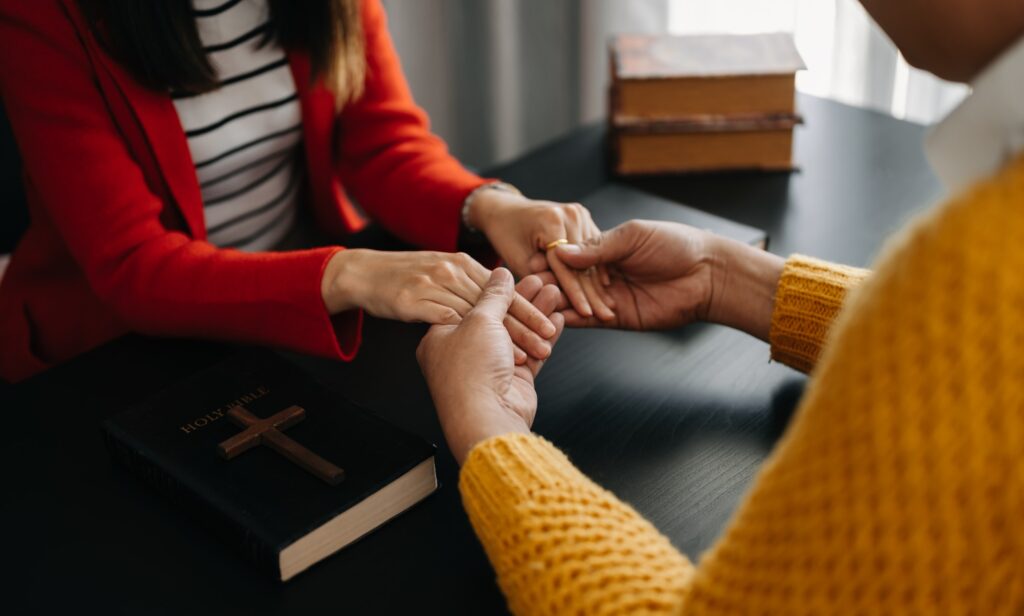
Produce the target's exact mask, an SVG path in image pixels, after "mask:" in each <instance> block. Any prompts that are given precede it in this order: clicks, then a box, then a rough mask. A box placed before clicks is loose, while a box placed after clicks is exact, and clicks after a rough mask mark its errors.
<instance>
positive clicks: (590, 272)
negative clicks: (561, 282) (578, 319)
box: [580, 268, 615, 321]
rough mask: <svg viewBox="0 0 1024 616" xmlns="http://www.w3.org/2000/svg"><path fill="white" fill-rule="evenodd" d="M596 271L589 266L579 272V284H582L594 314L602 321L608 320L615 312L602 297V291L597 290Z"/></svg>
mask: <svg viewBox="0 0 1024 616" xmlns="http://www.w3.org/2000/svg"><path fill="white" fill-rule="evenodd" d="M596 276H597V271H596V270H595V269H594V268H589V269H587V270H585V271H582V272H580V284H582V285H583V292H584V293H586V294H587V299H588V300H589V301H590V305H591V307H592V308H593V309H594V316H596V317H597V318H599V319H601V320H602V321H610V320H612V319H614V318H615V312H613V311H612V309H611V308H609V307H608V304H606V303H605V301H604V299H602V295H603V293H600V292H599V291H598V287H600V285H598V284H597V281H596V280H595V277H596Z"/></svg>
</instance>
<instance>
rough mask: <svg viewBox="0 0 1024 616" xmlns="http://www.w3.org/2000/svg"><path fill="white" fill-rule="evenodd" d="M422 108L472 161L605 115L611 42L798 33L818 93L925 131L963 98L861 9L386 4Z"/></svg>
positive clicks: (553, 2) (490, 0) (805, 80)
mask: <svg viewBox="0 0 1024 616" xmlns="http://www.w3.org/2000/svg"><path fill="white" fill-rule="evenodd" d="M383 1H384V5H385V7H386V9H387V11H388V15H389V20H390V28H391V32H392V35H393V37H394V39H395V45H396V47H397V48H398V51H399V54H400V55H401V57H402V62H403V65H404V67H405V70H406V73H407V76H408V78H409V81H410V83H411V85H412V89H413V93H414V94H415V96H416V99H417V101H418V102H419V103H420V104H421V105H422V106H423V107H424V108H426V109H427V111H428V113H430V116H431V119H432V121H433V123H434V129H435V130H436V131H437V133H438V134H440V135H441V136H442V137H444V138H445V139H446V140H447V141H448V143H449V145H450V146H451V148H452V151H453V152H454V153H455V154H456V155H457V156H459V157H460V158H461V159H462V160H463V161H465V162H466V163H467V164H470V165H473V166H477V167H483V166H487V165H490V164H493V163H495V162H498V161H503V160H507V159H509V158H513V157H515V156H518V155H520V154H522V153H523V152H525V151H527V150H529V149H531V148H533V147H536V146H537V145H539V144H541V143H544V142H545V141H548V140H550V139H551V138H552V137H554V136H557V135H559V134H562V133H565V132H567V131H569V130H571V129H572V128H574V127H576V126H578V125H579V124H580V123H582V122H589V121H593V120H597V119H600V118H602V117H604V114H605V108H606V104H607V80H608V65H607V60H608V53H607V41H608V38H609V37H610V36H611V35H613V34H617V33H626V32H629V33H637V32H654V33H657V32H673V33H692V32H768V31H787V32H793V33H794V38H795V40H796V43H797V46H798V47H799V49H800V51H801V54H802V55H803V56H804V59H805V61H806V63H807V66H808V70H807V71H804V72H802V73H801V74H800V75H799V76H798V78H797V87H798V88H799V89H800V90H802V91H804V92H808V93H811V94H815V95H818V96H824V97H829V98H833V99H836V100H839V101H842V102H846V103H849V104H853V105H859V106H865V107H869V108H873V109H878V110H881V111H884V112H886V113H891V114H893V115H895V116H896V117H900V118H906V119H909V120H913V121H917V122H922V123H930V122H934V121H935V120H937V119H938V118H940V117H941V116H943V115H944V114H945V113H946V112H947V111H948V110H949V109H951V108H952V107H953V106H954V105H956V103H957V102H959V100H960V99H961V98H962V97H963V96H964V95H965V94H966V92H967V89H966V88H965V87H964V86H960V85H954V84H949V83H946V82H942V81H940V80H938V79H936V78H934V77H932V76H931V75H928V74H925V73H922V72H920V71H917V70H915V69H912V68H910V67H908V66H907V64H906V62H904V61H903V59H902V58H901V57H900V56H899V54H898V53H897V52H896V50H895V48H894V47H893V46H892V44H891V43H890V42H889V41H888V39H887V38H886V37H885V35H884V34H882V33H881V31H880V30H879V29H878V28H877V27H876V26H875V25H874V24H873V23H872V22H871V20H870V19H869V18H868V17H867V15H866V14H865V13H864V10H863V9H862V8H861V7H860V5H859V4H858V3H857V2H856V0H383Z"/></svg>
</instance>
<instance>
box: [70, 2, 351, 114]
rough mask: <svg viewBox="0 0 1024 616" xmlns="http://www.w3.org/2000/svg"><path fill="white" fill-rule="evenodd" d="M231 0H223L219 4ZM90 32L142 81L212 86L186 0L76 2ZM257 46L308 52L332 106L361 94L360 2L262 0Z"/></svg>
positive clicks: (197, 89)
mask: <svg viewBox="0 0 1024 616" xmlns="http://www.w3.org/2000/svg"><path fill="white" fill-rule="evenodd" d="M237 1H238V0H224V2H225V3H229V2H237ZM79 4H80V6H81V7H82V12H83V13H84V14H85V16H86V18H87V19H88V20H89V23H90V25H91V26H92V28H93V31H94V32H95V34H96V36H97V38H98V39H99V40H100V41H102V43H103V44H104V45H105V46H106V47H107V50H108V51H109V53H110V54H111V55H112V56H113V57H114V58H115V59H116V60H117V61H118V62H120V63H121V64H123V65H124V66H125V67H127V68H128V70H129V71H130V72H131V73H132V75H133V76H134V77H135V78H136V79H137V80H138V81H139V82H140V83H142V84H143V85H145V86H147V87H150V88H153V89H157V90H170V91H173V92H183V93H189V94H201V93H203V92H209V91H210V90H214V89H216V88H217V75H216V73H215V71H214V68H213V67H212V66H211V65H210V61H209V60H208V59H207V57H206V52H205V51H204V50H203V46H202V43H201V42H200V41H199V33H198V31H197V29H196V23H195V15H194V14H193V12H192V3H191V2H190V0H79ZM268 4H269V7H270V16H271V18H270V24H269V27H268V29H267V30H266V32H264V33H263V39H262V44H264V45H265V44H267V43H270V42H276V43H277V44H279V45H281V46H282V47H284V48H285V49H295V50H302V51H305V52H306V53H307V54H309V58H310V61H311V64H312V69H313V75H312V77H313V79H315V80H319V79H323V80H324V81H325V83H326V84H327V86H328V87H329V88H330V89H331V90H332V91H333V92H334V93H335V95H336V97H337V99H338V104H339V105H341V104H343V103H345V102H348V101H351V100H354V99H356V98H358V97H359V96H360V95H361V94H362V89H363V81H364V78H365V75H366V55H365V49H364V46H363V31H362V22H361V20H360V15H359V0H268Z"/></svg>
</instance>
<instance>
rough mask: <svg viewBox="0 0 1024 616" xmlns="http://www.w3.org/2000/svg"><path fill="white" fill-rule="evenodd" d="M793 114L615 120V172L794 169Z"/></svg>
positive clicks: (648, 172)
mask: <svg viewBox="0 0 1024 616" xmlns="http://www.w3.org/2000/svg"><path fill="white" fill-rule="evenodd" d="M799 122H800V119H799V117H797V116H795V115H792V114H780V115H775V116H736V117H732V118H727V117H723V116H712V117H704V118H689V119H675V120H658V121H654V120H650V119H645V118H636V117H623V116H616V117H615V118H613V126H614V129H615V130H614V137H613V143H614V147H615V149H616V157H615V158H616V171H617V172H618V173H620V174H623V175H631V174H651V173H680V172H694V171H712V170H716V171H720V170H741V169H756V170H763V171H786V170H790V169H792V168H793V165H792V154H791V153H792V149H793V127H794V126H795V125H796V124H797V123H799Z"/></svg>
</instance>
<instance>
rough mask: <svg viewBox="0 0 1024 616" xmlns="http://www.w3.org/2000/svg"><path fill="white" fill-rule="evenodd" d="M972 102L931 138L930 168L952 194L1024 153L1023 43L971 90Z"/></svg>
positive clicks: (956, 111) (937, 128) (928, 146)
mask: <svg viewBox="0 0 1024 616" xmlns="http://www.w3.org/2000/svg"><path fill="white" fill-rule="evenodd" d="M971 87H972V93H971V94H970V96H968V97H967V99H966V100H964V102H963V103H961V104H960V106H959V107H957V108H956V109H954V110H953V111H952V112H951V113H950V114H949V115H948V116H946V118H945V119H944V120H942V122H940V123H939V124H938V125H936V126H935V127H934V128H932V130H931V131H930V132H929V134H928V138H927V140H926V143H925V150H926V152H927V154H928V160H929V162H931V165H932V168H933V169H935V173H936V174H938V176H939V179H940V180H942V183H943V184H944V185H945V186H946V189H947V190H948V191H949V192H951V193H956V192H960V191H962V190H964V189H966V188H967V187H968V186H970V185H971V184H973V183H975V182H977V181H979V180H981V179H984V178H986V177H988V176H990V175H992V174H993V173H995V172H996V171H998V170H999V169H1000V168H1001V167H1002V166H1003V165H1005V164H1006V163H1007V162H1009V161H1010V159H1012V158H1013V157H1014V155H1016V154H1019V153H1020V152H1022V151H1024V38H1021V39H1020V40H1019V41H1017V42H1016V43H1014V44H1013V45H1012V46H1011V47H1010V48H1009V49H1008V50H1007V51H1005V52H1004V53H1003V54H1002V55H1001V56H1000V57H999V58H997V59H996V60H995V61H994V62H993V63H992V64H991V65H989V66H988V68H986V69H985V70H983V71H982V73H981V74H980V75H979V76H978V77H977V78H976V79H975V80H974V82H973V83H972V84H971Z"/></svg>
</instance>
